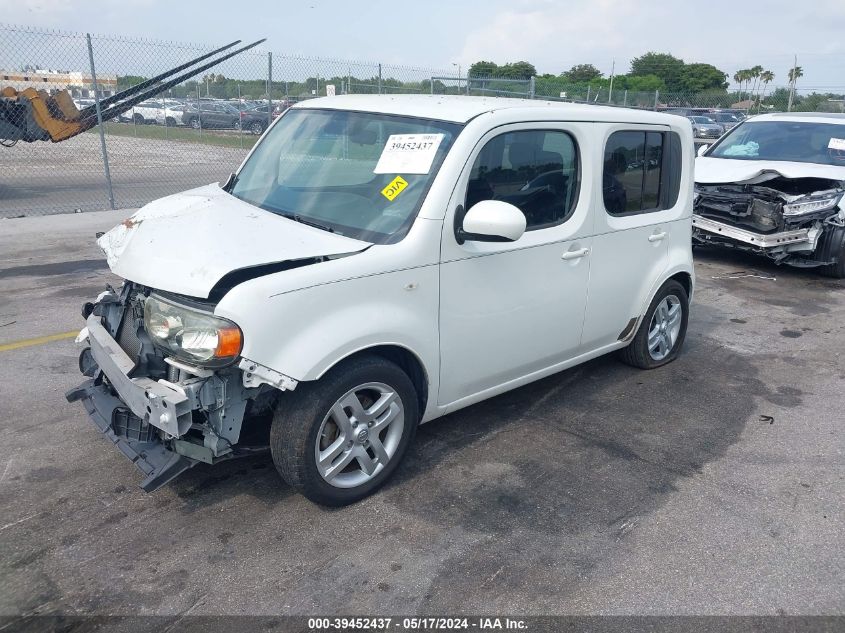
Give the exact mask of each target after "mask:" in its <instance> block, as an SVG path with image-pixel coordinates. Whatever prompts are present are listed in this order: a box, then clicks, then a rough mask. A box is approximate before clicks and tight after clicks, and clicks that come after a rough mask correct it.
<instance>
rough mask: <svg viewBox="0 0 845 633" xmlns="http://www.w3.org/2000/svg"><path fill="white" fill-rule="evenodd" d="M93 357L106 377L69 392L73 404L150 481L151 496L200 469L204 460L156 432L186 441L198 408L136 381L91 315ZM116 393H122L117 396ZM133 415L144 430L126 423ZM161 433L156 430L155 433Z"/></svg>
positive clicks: (164, 390) (176, 392)
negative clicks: (78, 404)
mask: <svg viewBox="0 0 845 633" xmlns="http://www.w3.org/2000/svg"><path fill="white" fill-rule="evenodd" d="M86 328H87V331H88V342H89V344H90V349H91V355H92V357H93V359H94V361H95V362H96V364H97V367H98V368H99V371H101V372H102V374H103V375H105V377H106V379H107V380H108V383H109V384H110V385H111V388H109V385H108V384H106V383H105V382H104V380H103V377H102V375H100V376H97V377H95V378H94V379H92V380H88V381H86V382H84V383H82V384H81V385H80V386H79V387H76V388H75V389H71V390H70V391H68V392H67V394H66V398H67V400H68V402H75V401H77V400H79V401H82V403H83V405H84V406H85V410H86V411H87V412H88V416H89V417H90V418H91V421H92V422H93V423H94V424H95V425H96V426H97V428H98V429H99V430H100V432H102V433H103V434H104V435H105V436H106V437H108V438H109V439H110V440H111V441H112V442H113V443H114V444H115V445H116V446H117V448H119V449H120V451H121V452H122V453H123V454H124V455H126V457H128V458H129V460H130V461H132V463H134V464H135V465H136V466H137V467H138V468H139V469H140V470H141V471H142V472H143V473H144V474H145V475H146V476H147V478H146V479H145V480H144V481H143V482H142V483H141V488H143V489H144V490H146V491H147V492H151V491H153V490H155V489H157V488H159V487H161V486H163V485H164V484H166V483H167V482H169V481H170V480H171V479H173V478H174V477H176V476H177V475H179V474H180V473H182V472H183V471H185V470H187V469H188V468H190V467H192V466H194V465H195V464H196V463H198V460H196V459H192V458H189V457H186V456H184V455H180V454H179V453H176V452H174V451H171V450H169V449H168V448H167V447H166V446H165V444H164V442H163V441H162V440H161V438H160V436H159V434H158V433H157V432H156V431H155V429H161V430H162V431H163V432H164V433H166V434H168V435H170V436H175V437H178V436H181V435H183V434H184V433H185V432H187V430H188V429H189V428H190V426H191V411H192V408H193V407H192V405H191V402H190V400H189V398H188V396H187V395H186V394H185V393H184V392H181V391H179V390H178V389H173V388H170V387H168V386H166V385H164V384H162V383H161V382H157V381H155V380H152V379H150V378H130V377H129V372H131V371H132V369H133V367H134V362H133V361H132V359H130V358H129V356H128V355H127V354H126V352H124V351H123V350H122V349H121V348H120V346H119V345H118V344H117V341H115V340H114V339H113V338H112V337H111V335H110V334H109V333H108V331H107V330H106V329H105V327H103V325H102V324H101V323H100V317H98V316H95V315H93V314H92V315H91V316H89V317H88V319H87V321H86ZM112 389H113V390H114V392H116V393H117V396H115V395H114V394H113V393H112ZM130 413H131V414H132V415H133V416H135V418H137V424H136V425H134V426H136V427H138V428H133V429H132V430H131V431H130V430H129V427H130V426H132V425H131V424H128V423H126V422H124V421H125V420H128V419H129V418H130ZM150 427H155V428H150Z"/></svg>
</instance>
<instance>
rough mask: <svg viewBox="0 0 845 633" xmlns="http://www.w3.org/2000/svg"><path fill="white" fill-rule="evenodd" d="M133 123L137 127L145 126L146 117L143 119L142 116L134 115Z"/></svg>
mask: <svg viewBox="0 0 845 633" xmlns="http://www.w3.org/2000/svg"><path fill="white" fill-rule="evenodd" d="M132 122H133V123H134V124H135V125H144V117H142V116H141V115H140V114H133V115H132Z"/></svg>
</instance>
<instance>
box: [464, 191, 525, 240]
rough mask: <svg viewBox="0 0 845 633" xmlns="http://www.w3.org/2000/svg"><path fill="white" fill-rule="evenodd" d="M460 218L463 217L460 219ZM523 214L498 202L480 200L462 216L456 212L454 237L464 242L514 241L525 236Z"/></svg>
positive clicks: (511, 206)
mask: <svg viewBox="0 0 845 633" xmlns="http://www.w3.org/2000/svg"><path fill="white" fill-rule="evenodd" d="M461 216H463V217H461ZM525 226H526V219H525V214H524V213H523V212H522V211H520V210H519V209H518V208H517V207H515V206H514V205H512V204H510V203H508V202H502V201H501V200H482V201H481V202H478V203H476V204H475V205H473V207H472V208H471V209H470V210H469V211H467V212H466V214H464V213H463V207H459V208H458V210H457V211H456V212H455V238H456V239H457V241H458V244H463V243H464V242H467V241H470V242H515V241H516V240H518V239H519V238H520V237H522V234H523V233H525Z"/></svg>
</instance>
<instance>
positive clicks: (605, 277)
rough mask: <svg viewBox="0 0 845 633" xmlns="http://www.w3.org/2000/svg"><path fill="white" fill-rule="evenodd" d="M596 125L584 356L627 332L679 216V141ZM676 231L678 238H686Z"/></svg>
mask: <svg viewBox="0 0 845 633" xmlns="http://www.w3.org/2000/svg"><path fill="white" fill-rule="evenodd" d="M597 128H598V129H599V130H603V132H601V133H597V134H596V137H597V140H598V141H599V142H600V143H601V146H602V147H603V148H604V150H603V156H604V158H603V163H604V164H603V171H602V174H601V175H600V176H599V177H600V179H601V188H600V191H601V194H600V195H597V196H596V197H595V237H594V238H593V257H592V262H591V269H590V290H589V300H588V301H587V312H586V318H585V320H584V333H583V339H582V340H583V346H584V349H585V351H589V350H595V349H598V348H601V347H605V346H607V345H611V344H613V343H616V342H617V341H619V340H620V339H623V338H625V337H626V335H627V334H629V333H630V329H631V327H632V326H633V323H634V320H635V319H636V318H638V317H639V316H640V315H641V313H642V311H643V310H644V304H645V303H646V302H647V301H648V300H649V298H650V294H651V293H652V292H654V291H655V290H656V288H655V287H654V286H655V284H656V282H657V280H659V279H661V278H662V275H663V272H664V271H665V270H666V269H667V267H668V259H669V242H670V238H671V234H672V232H673V230H674V229H676V228H678V227H679V225H678V224H677V223H678V222H679V221H680V220H681V218H682V217H683V216H684V209H683V205H681V204H679V203H678V198H679V191H680V176H681V140H680V138H679V136H678V135H677V134H676V133H674V132H671V131H670V130H669V128H668V127H664V126H654V125H625V124H605V125H597ZM681 228H683V227H681ZM679 230H680V229H679ZM682 232H683V233H684V235H683V236H682V235H680V234H679V238H684V236H685V235H686V234H687V233H688V231H682Z"/></svg>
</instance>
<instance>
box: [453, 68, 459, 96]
mask: <svg viewBox="0 0 845 633" xmlns="http://www.w3.org/2000/svg"><path fill="white" fill-rule="evenodd" d="M452 66H457V67H458V93H460V92H461V63H460V62H452Z"/></svg>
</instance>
